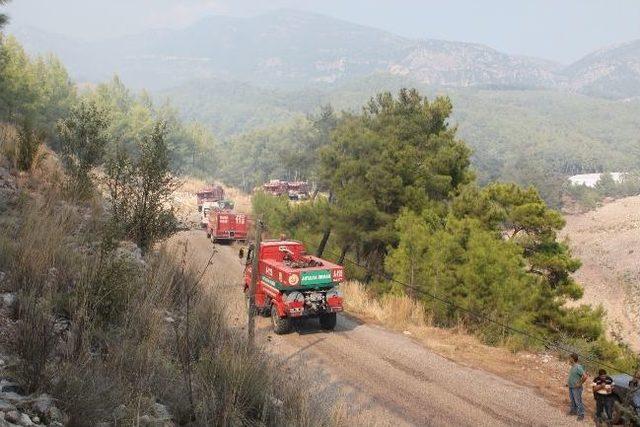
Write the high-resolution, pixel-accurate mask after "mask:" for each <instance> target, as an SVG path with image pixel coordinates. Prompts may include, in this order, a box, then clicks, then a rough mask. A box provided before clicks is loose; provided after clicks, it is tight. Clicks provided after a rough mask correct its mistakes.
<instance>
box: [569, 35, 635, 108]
mask: <svg viewBox="0 0 640 427" xmlns="http://www.w3.org/2000/svg"><path fill="white" fill-rule="evenodd" d="M563 73H564V74H565V75H566V76H567V77H568V79H569V81H570V82H571V83H570V86H571V88H572V89H574V90H577V91H580V92H582V93H585V94H588V95H593V96H601V97H605V98H616V99H626V98H633V97H638V96H640V40H634V41H632V42H628V43H623V44H620V45H616V46H612V47H609V48H605V49H601V50H598V51H596V52H593V53H591V54H589V55H587V56H585V57H584V58H582V59H581V60H579V61H577V62H575V63H574V64H571V65H570V66H569V67H567V68H566V69H565V70H564V72H563Z"/></svg>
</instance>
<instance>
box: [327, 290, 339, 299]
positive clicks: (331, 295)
mask: <svg viewBox="0 0 640 427" xmlns="http://www.w3.org/2000/svg"><path fill="white" fill-rule="evenodd" d="M330 298H342V292H340V290H339V289H336V288H333V289H330V290H328V291H327V299H330Z"/></svg>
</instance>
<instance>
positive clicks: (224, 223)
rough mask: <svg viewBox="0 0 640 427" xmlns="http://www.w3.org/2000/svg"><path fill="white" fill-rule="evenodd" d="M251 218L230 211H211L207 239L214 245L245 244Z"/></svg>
mask: <svg viewBox="0 0 640 427" xmlns="http://www.w3.org/2000/svg"><path fill="white" fill-rule="evenodd" d="M248 230H249V217H248V216H247V215H246V214H243V213H237V212H229V211H224V210H222V211H218V210H211V211H209V221H208V223H207V237H208V238H210V239H211V241H212V242H213V243H220V242H234V241H240V242H244V241H246V240H247V232H248Z"/></svg>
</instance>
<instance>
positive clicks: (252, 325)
mask: <svg viewBox="0 0 640 427" xmlns="http://www.w3.org/2000/svg"><path fill="white" fill-rule="evenodd" d="M261 241H262V220H260V219H258V220H257V221H256V238H255V243H254V248H253V260H252V265H251V283H250V284H249V304H248V307H247V309H248V313H247V319H248V320H247V322H248V323H247V331H248V333H249V336H248V340H249V345H250V346H253V344H254V342H255V336H256V318H255V316H256V286H257V284H258V274H259V272H258V267H259V264H258V261H259V256H260V242H261Z"/></svg>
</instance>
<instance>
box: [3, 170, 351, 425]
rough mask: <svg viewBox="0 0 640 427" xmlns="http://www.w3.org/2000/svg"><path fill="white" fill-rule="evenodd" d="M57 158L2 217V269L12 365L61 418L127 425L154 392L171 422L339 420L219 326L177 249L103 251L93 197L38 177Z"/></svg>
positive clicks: (213, 301) (327, 405) (218, 311)
mask: <svg viewBox="0 0 640 427" xmlns="http://www.w3.org/2000/svg"><path fill="white" fill-rule="evenodd" d="M57 167H58V166H57V164H56V163H55V162H51V161H49V160H48V161H47V162H46V163H43V164H42V165H40V166H39V168H38V171H39V172H36V171H33V172H32V173H30V174H29V176H28V177H25V179H24V180H23V182H22V183H21V185H24V186H25V188H28V189H29V190H28V191H27V192H26V193H25V195H26V199H25V200H24V201H23V202H21V203H20V205H19V206H18V208H17V210H16V211H15V212H13V214H14V215H15V216H16V221H15V222H13V223H11V224H12V225H11V226H4V227H3V226H0V249H2V254H1V255H2V256H0V269H2V270H3V271H5V272H6V273H7V280H5V285H6V287H7V289H8V290H12V291H15V292H16V293H17V294H18V301H19V305H18V306H19V307H20V308H19V309H18V310H17V311H16V322H15V324H14V327H13V331H12V333H10V334H8V335H7V338H8V341H9V342H12V346H10V347H9V348H12V349H13V350H14V352H15V353H14V354H15V355H16V356H18V357H19V363H17V365H16V366H15V368H14V372H13V373H14V375H16V377H17V378H18V379H19V380H20V381H22V382H23V383H24V384H25V385H28V386H29V388H30V390H33V391H34V392H42V391H45V392H48V393H51V394H53V395H54V396H55V397H56V398H57V399H59V402H60V405H61V407H62V408H63V409H64V411H65V412H66V413H67V414H68V415H69V417H70V419H69V421H68V423H67V424H68V425H70V426H74V425H75V426H84V425H95V424H97V423H99V422H101V421H111V422H113V421H114V418H117V420H118V421H117V422H118V425H135V424H136V423H138V422H139V419H140V417H141V416H142V415H143V414H150V413H152V409H153V404H154V402H155V401H156V400H159V401H161V402H162V403H163V404H165V405H167V406H168V407H169V409H170V411H171V413H172V414H173V416H174V420H175V421H176V422H177V423H179V424H180V425H194V426H200V425H201V426H205V425H206V426H208V425H300V426H312V425H313V426H316V425H336V424H338V423H341V422H342V421H341V420H343V415H342V413H341V412H340V411H339V410H335V403H334V402H333V401H325V402H318V401H317V400H316V399H314V396H313V395H309V393H308V390H309V389H310V386H309V384H308V383H307V382H306V380H305V379H304V378H303V377H302V376H297V375H299V373H296V371H295V369H293V370H287V371H283V370H281V369H280V368H279V367H277V366H276V365H274V363H273V362H272V361H271V359H270V358H269V357H268V356H266V355H265V354H264V353H262V352H261V351H259V350H258V349H256V348H251V347H249V346H248V345H247V343H246V341H245V338H244V336H241V335H238V334H237V333H235V332H234V331H233V330H231V329H230V328H228V327H227V325H226V321H225V317H224V314H223V313H224V310H223V309H222V308H221V307H220V306H219V302H218V299H217V298H216V296H215V295H214V294H211V293H209V292H207V291H206V289H205V287H204V286H203V284H201V283H200V282H199V281H198V278H199V277H200V272H199V271H196V270H194V269H189V268H187V267H186V265H187V263H186V262H185V259H184V256H186V255H185V254H186V251H184V252H182V251H180V250H171V251H170V250H167V249H165V248H158V249H157V250H156V251H155V252H153V253H150V254H149V255H148V256H147V257H145V258H144V260H142V259H137V258H136V257H135V256H134V255H133V252H132V251H131V245H130V244H129V245H124V247H121V248H120V249H116V250H113V251H109V252H105V251H104V250H103V248H102V246H101V245H100V237H101V235H102V233H104V232H106V231H107V230H106V229H103V228H101V222H100V221H99V220H97V219H96V216H98V217H99V216H101V215H102V214H101V210H100V209H99V205H100V203H96V205H98V206H94V205H92V204H89V205H85V206H82V207H79V206H76V205H73V204H71V203H69V202H68V201H66V200H64V198H63V196H64V192H63V191H62V190H60V188H59V187H60V186H57V185H56V184H52V183H48V182H47V179H46V174H48V173H51V174H53V175H55V173H58V172H59V171H58V169H57ZM45 168H50V169H45ZM62 178H64V177H62ZM53 181H54V182H60V183H63V182H64V179H60V180H58V178H55V179H54V180H53ZM46 188H48V191H47V192H46V194H42V191H44V190H45V189H46ZM198 267H199V268H202V267H204V266H198ZM208 285H210V284H208ZM5 344H6V343H5ZM114 410H115V412H114Z"/></svg>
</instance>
